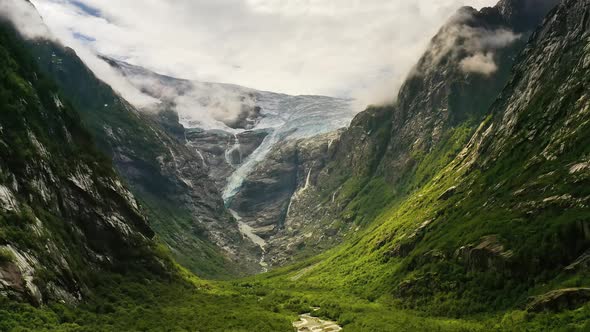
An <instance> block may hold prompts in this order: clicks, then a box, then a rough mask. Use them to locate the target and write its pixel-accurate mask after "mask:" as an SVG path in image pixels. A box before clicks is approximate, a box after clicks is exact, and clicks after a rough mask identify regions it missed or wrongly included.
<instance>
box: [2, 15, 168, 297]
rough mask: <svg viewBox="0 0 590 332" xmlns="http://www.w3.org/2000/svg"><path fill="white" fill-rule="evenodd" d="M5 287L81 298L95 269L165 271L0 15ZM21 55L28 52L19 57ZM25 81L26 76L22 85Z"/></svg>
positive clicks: (148, 234) (130, 203) (110, 178)
mask: <svg viewBox="0 0 590 332" xmlns="http://www.w3.org/2000/svg"><path fill="white" fill-rule="evenodd" d="M0 38H1V39H2V43H0V50H1V52H0V54H1V55H0V63H3V64H7V63H13V64H18V65H14V66H3V68H5V70H3V71H2V73H0V76H1V78H0V81H1V82H2V83H1V85H2V91H4V92H7V91H10V96H11V97H9V98H0V108H1V109H3V110H10V111H4V112H0V229H1V230H2V232H0V294H3V295H6V296H9V297H13V298H17V299H21V300H27V301H29V302H31V303H32V304H35V305H41V304H44V303H47V302H55V301H60V302H66V303H71V304H75V303H76V302H78V301H80V300H81V299H82V298H83V297H84V296H85V295H87V292H88V291H87V287H86V285H87V284H89V283H90V282H92V281H93V280H91V279H92V278H93V277H92V275H93V274H92V273H90V271H92V272H93V273H95V274H96V273H99V274H100V273H101V272H106V271H114V270H118V271H120V272H123V273H124V272H125V271H127V269H134V268H142V269H146V270H149V271H151V272H153V273H156V274H162V275H163V274H166V273H167V271H168V270H167V268H166V267H165V266H164V264H163V263H162V262H160V261H159V260H158V259H157V258H156V256H155V255H154V254H153V253H154V252H153V251H152V248H153V246H154V243H153V242H152V240H151V239H152V238H153V237H154V232H153V231H152V229H151V228H150V227H149V226H148V224H147V220H146V218H145V216H144V214H143V212H142V211H141V209H140V206H139V204H138V202H137V200H136V199H135V197H134V195H133V194H131V192H130V191H129V190H128V189H127V188H126V187H125V186H124V185H123V183H122V181H121V180H120V179H119V178H118V176H117V175H116V173H115V171H114V170H113V168H112V165H111V163H110V161H109V160H108V159H107V158H106V157H105V156H104V155H103V154H102V153H101V152H99V151H98V150H97V149H96V148H95V147H94V144H93V141H92V138H91V136H90V134H89V133H88V132H87V131H86V129H85V127H84V126H83V125H82V123H81V121H80V119H79V115H78V113H77V112H76V110H74V109H73V107H72V106H71V104H70V103H69V102H68V101H67V100H66V99H65V98H64V96H63V95H62V94H61V92H60V91H59V90H58V89H57V88H56V87H55V85H53V84H48V82H50V81H48V80H47V78H46V77H45V76H44V74H42V73H41V71H40V70H39V69H38V67H37V66H36V64H35V62H34V59H33V58H32V57H28V56H27V55H28V53H27V52H26V51H24V49H25V47H26V46H25V44H24V41H23V40H22V39H21V38H20V37H19V36H18V34H17V33H16V32H15V31H14V30H13V29H12V27H11V26H10V25H9V24H8V23H6V22H4V21H1V20H0ZM23 55H24V56H23ZM21 82H27V85H26V86H27V87H26V88H19V86H22V83H21Z"/></svg>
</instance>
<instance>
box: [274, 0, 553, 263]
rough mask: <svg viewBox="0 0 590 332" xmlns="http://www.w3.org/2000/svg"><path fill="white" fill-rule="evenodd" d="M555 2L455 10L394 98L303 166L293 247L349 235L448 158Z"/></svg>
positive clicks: (505, 3)
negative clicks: (300, 231) (304, 229)
mask: <svg viewBox="0 0 590 332" xmlns="http://www.w3.org/2000/svg"><path fill="white" fill-rule="evenodd" d="M557 2H558V1H557V0H555V1H543V2H540V3H539V4H538V5H537V6H532V5H529V4H527V3H524V2H521V1H502V2H500V3H499V4H498V5H497V6H495V7H492V8H483V9H482V10H481V11H476V10H474V9H473V8H469V7H465V8H462V9H461V10H459V11H458V13H456V14H455V15H454V16H453V17H452V18H451V19H450V20H449V22H448V23H447V24H446V25H445V26H443V27H442V28H441V30H440V31H439V32H438V34H437V35H436V36H435V37H434V38H433V39H432V41H431V43H430V45H429V47H428V49H427V50H426V52H425V54H424V55H423V57H422V58H421V59H420V60H419V61H418V64H417V65H416V66H415V67H414V69H413V70H412V72H411V73H410V74H409V77H408V78H407V80H406V82H405V83H404V85H403V86H402V87H401V89H400V92H399V95H398V98H397V100H396V102H395V103H393V104H392V105H390V106H384V107H369V108H368V109H367V110H366V111H365V112H362V113H360V114H359V115H357V116H356V117H355V119H354V120H353V121H352V123H351V125H350V127H349V128H348V129H347V130H346V131H344V132H343V133H342V134H341V135H339V137H338V138H337V139H334V140H333V141H332V142H331V144H330V151H329V152H328V154H329V155H330V157H329V160H328V162H326V163H325V167H322V168H321V169H319V170H316V171H315V172H313V173H315V174H316V177H314V181H313V182H312V183H313V185H312V186H311V187H310V188H308V190H306V192H305V194H304V195H300V196H298V197H296V199H294V200H293V201H292V202H291V205H290V214H289V217H288V218H287V219H286V220H285V222H284V223H285V224H289V223H293V224H298V225H313V227H314V228H315V232H311V233H308V237H307V238H305V239H304V238H302V239H301V240H300V242H299V244H298V247H300V248H305V247H313V246H317V243H321V242H322V241H323V240H322V239H330V238H333V239H334V240H335V241H333V242H334V243H337V242H338V238H340V237H346V236H347V235H352V234H354V232H355V231H357V230H359V229H361V228H363V227H364V226H366V225H367V224H368V223H370V222H371V221H372V220H374V219H375V218H376V217H377V216H378V215H379V214H380V213H381V211H383V209H384V208H385V207H387V206H388V205H390V204H394V203H395V202H397V201H399V200H401V199H403V198H404V197H406V196H407V195H408V194H409V193H412V192H413V191H415V190H416V189H418V188H420V187H421V186H422V185H424V184H425V183H426V182H427V181H428V180H430V179H431V178H432V177H433V176H434V175H435V174H436V173H437V172H438V171H440V170H441V169H442V168H443V167H444V166H445V165H446V164H447V163H448V162H450V161H451V160H452V159H453V158H454V157H455V156H456V155H457V154H458V153H459V152H460V150H461V148H462V147H463V146H464V144H466V143H467V142H468V140H469V138H470V137H471V135H472V134H473V132H474V131H475V129H476V128H477V126H478V124H479V123H480V121H481V120H482V119H483V118H484V117H485V116H486V114H487V113H488V109H489V107H490V106H491V105H492V104H493V102H494V101H495V99H496V97H497V95H498V94H499V93H500V91H502V88H503V87H504V86H505V84H506V83H507V82H508V80H509V77H510V71H511V68H512V66H513V64H514V63H515V60H516V59H517V58H518V56H519V53H520V52H521V51H522V50H523V48H524V46H525V44H526V42H527V40H528V38H529V36H530V35H531V33H532V32H533V31H534V29H535V28H536V27H537V26H538V25H539V24H541V23H542V20H543V17H544V15H545V14H546V13H547V12H548V11H549V10H550V9H551V8H552V7H553V6H555V4H556V3H557ZM318 202H321V204H322V209H321V211H320V212H318V211H316V210H315V209H314V206H316V205H317V204H318ZM328 242H330V241H329V240H328ZM277 255H279V256H283V258H285V257H289V256H291V255H282V254H281V253H278V254H277ZM280 260H282V259H280Z"/></svg>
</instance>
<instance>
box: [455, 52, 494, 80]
mask: <svg viewBox="0 0 590 332" xmlns="http://www.w3.org/2000/svg"><path fill="white" fill-rule="evenodd" d="M459 66H461V70H462V71H463V72H466V73H478V74H482V75H485V76H489V75H491V74H493V73H495V72H496V71H497V70H498V66H497V65H496V62H495V61H494V54H493V53H491V52H490V53H487V54H483V53H477V54H475V55H472V56H470V57H467V58H465V59H463V60H461V62H460V63H459Z"/></svg>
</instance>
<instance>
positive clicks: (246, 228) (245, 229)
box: [228, 209, 268, 272]
mask: <svg viewBox="0 0 590 332" xmlns="http://www.w3.org/2000/svg"><path fill="white" fill-rule="evenodd" d="M228 210H229V212H230V213H231V214H232V216H233V217H234V219H236V221H237V222H238V228H239V229H240V232H241V233H242V234H243V235H244V236H245V237H246V238H248V239H249V240H250V241H252V242H253V243H254V244H256V245H257V246H259V247H260V250H262V256H261V257H260V261H259V264H260V266H262V267H263V272H266V271H267V266H268V264H267V263H266V262H265V261H264V259H265V254H266V241H265V240H264V239H263V238H261V237H260V236H258V235H256V233H254V228H252V226H250V225H248V224H246V223H245V222H243V221H242V217H240V215H239V214H238V213H237V212H236V211H234V210H232V209H228Z"/></svg>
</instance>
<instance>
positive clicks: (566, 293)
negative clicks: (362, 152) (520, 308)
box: [527, 288, 590, 312]
mask: <svg viewBox="0 0 590 332" xmlns="http://www.w3.org/2000/svg"><path fill="white" fill-rule="evenodd" d="M589 301H590V288H566V289H558V290H554V291H551V292H549V293H546V294H543V295H540V296H537V297H535V298H533V299H532V300H531V301H530V303H529V304H528V305H527V311H530V312H543V311H553V312H558V311H564V310H568V309H570V310H571V309H576V308H578V307H580V306H582V305H584V304H586V303H588V302H589Z"/></svg>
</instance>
